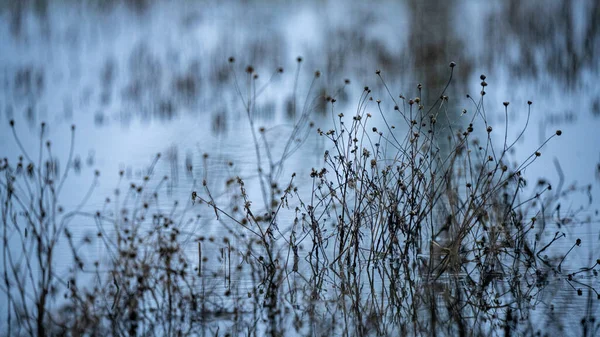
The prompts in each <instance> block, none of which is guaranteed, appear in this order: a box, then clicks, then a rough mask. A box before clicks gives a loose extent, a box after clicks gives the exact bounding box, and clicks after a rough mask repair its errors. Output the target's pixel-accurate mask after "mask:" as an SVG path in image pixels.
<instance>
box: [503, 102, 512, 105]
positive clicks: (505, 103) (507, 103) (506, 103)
mask: <svg viewBox="0 0 600 337" xmlns="http://www.w3.org/2000/svg"><path fill="white" fill-rule="evenodd" d="M502 104H504V106H508V105H509V104H510V102H503V103H502Z"/></svg>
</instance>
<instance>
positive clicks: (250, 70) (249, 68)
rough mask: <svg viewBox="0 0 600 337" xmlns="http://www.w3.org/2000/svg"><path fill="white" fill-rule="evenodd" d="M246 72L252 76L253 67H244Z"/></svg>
mask: <svg viewBox="0 0 600 337" xmlns="http://www.w3.org/2000/svg"><path fill="white" fill-rule="evenodd" d="M246 72H247V73H248V74H252V73H253V72H254V67H252V66H247V67H246Z"/></svg>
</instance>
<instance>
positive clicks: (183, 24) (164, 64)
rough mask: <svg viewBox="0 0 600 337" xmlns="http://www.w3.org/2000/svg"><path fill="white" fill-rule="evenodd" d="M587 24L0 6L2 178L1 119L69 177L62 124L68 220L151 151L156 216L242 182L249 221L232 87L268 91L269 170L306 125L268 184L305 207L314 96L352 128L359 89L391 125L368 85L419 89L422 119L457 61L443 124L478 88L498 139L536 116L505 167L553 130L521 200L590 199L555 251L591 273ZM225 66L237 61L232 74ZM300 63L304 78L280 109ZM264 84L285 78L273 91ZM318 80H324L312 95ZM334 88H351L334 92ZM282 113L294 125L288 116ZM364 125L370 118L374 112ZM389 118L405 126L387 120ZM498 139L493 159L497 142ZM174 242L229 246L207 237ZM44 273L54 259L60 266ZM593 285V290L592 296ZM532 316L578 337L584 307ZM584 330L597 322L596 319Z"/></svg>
mask: <svg viewBox="0 0 600 337" xmlns="http://www.w3.org/2000/svg"><path fill="white" fill-rule="evenodd" d="M599 20H600V5H598V3H597V2H596V1H594V0H589V1H584V0H581V1H566V0H565V1H555V2H551V3H550V2H547V1H543V0H539V1H529V2H526V3H523V2H521V1H516V0H515V1H509V0H507V1H490V2H479V1H459V0H454V1H433V0H432V1H424V2H421V1H417V0H407V1H400V2H393V1H377V2H373V3H369V2H367V3H361V2H350V3H346V2H344V1H314V2H306V3H287V2H284V1H273V2H269V1H260V2H258V3H254V4H253V3H250V2H245V1H234V2H226V3H221V2H217V1H206V2H205V1H203V2H200V1H198V2H195V1H187V2H177V3H173V2H168V1H124V2H119V1H107V2H99V3H96V2H76V1H61V2H50V1H38V2H35V3H29V2H20V1H5V2H3V3H2V4H0V45H1V46H2V47H1V49H0V50H1V51H0V88H1V90H0V157H7V158H9V160H11V161H16V159H17V157H18V156H19V155H20V154H21V151H20V150H19V148H18V146H17V144H16V143H15V141H14V138H13V135H12V132H11V129H10V127H9V120H11V119H13V120H15V124H16V127H15V129H16V130H17V133H18V134H19V135H20V139H21V141H22V143H23V147H24V148H26V149H29V150H30V151H31V154H32V155H33V156H34V157H35V156H37V151H38V142H39V140H38V136H37V135H38V134H39V124H40V123H41V122H42V121H44V122H46V123H47V124H48V134H47V138H48V139H51V140H52V142H53V145H52V146H53V150H54V151H55V154H56V156H58V159H59V163H62V165H65V163H66V160H67V156H68V148H69V141H70V133H69V130H70V126H71V124H75V125H76V138H75V147H74V154H75V157H76V158H78V160H80V162H81V171H80V172H79V171H78V172H73V173H71V175H70V180H69V182H68V183H67V184H66V185H65V190H64V192H63V195H62V198H61V203H62V205H64V207H65V208H66V209H69V208H75V207H77V205H78V204H79V202H80V200H82V199H83V198H84V196H85V194H86V192H87V191H88V187H89V186H90V185H91V184H92V183H93V181H94V180H93V175H94V170H96V169H97V170H99V171H100V177H99V180H98V183H97V185H96V187H95V189H94V191H93V194H92V196H91V198H90V199H89V200H88V201H87V203H86V205H85V206H84V209H85V210H86V211H89V212H95V210H97V209H102V207H104V204H105V198H107V197H110V198H114V190H115V189H116V188H118V186H119V185H118V184H119V183H118V182H119V171H120V170H122V171H123V172H124V179H123V181H122V182H120V184H121V185H120V186H121V188H123V189H126V187H127V186H128V184H129V181H140V180H141V179H142V178H143V176H145V175H146V174H147V172H146V171H147V169H148V167H149V165H150V164H151V163H152V160H153V159H154V157H155V155H156V154H157V153H159V152H160V153H161V160H160V161H159V162H158V164H157V166H156V169H155V171H154V175H155V177H159V178H160V177H162V176H165V175H166V176H169V180H168V182H167V183H166V184H165V185H164V186H163V190H164V192H165V193H166V195H168V197H166V198H162V199H161V202H163V203H164V207H165V208H168V207H170V205H171V204H172V203H173V201H174V200H180V206H179V207H180V208H181V209H185V208H187V209H188V212H189V213H193V212H195V208H194V207H197V205H191V200H190V195H191V192H192V191H196V190H198V191H201V190H202V189H203V187H202V181H203V180H204V179H206V180H207V183H208V187H209V188H210V190H211V192H212V193H213V194H214V195H215V197H216V198H217V199H218V200H219V201H220V202H223V203H226V202H227V201H228V198H229V196H230V193H231V191H229V192H228V190H227V188H226V186H225V181H226V180H227V179H228V178H229V177H232V176H237V175H239V176H242V177H246V179H247V184H248V190H249V193H250V195H251V197H252V198H253V199H254V200H257V202H256V203H257V204H258V205H262V203H261V202H260V200H261V194H260V193H259V192H258V191H259V188H258V186H259V185H258V183H257V181H256V180H255V176H256V155H255V144H254V141H253V138H252V135H251V132H250V124H249V121H248V116H247V115H246V112H245V111H244V107H243V104H244V102H243V100H242V99H241V98H240V95H239V94H238V92H237V90H236V84H235V83H236V80H237V81H238V84H239V87H240V91H241V95H242V96H243V97H246V98H247V91H246V89H247V87H248V82H252V81H256V83H257V84H258V85H257V87H258V89H260V88H262V86H263V85H267V84H268V85H267V86H266V89H265V90H264V92H262V94H261V96H260V97H259V99H258V100H257V102H256V103H255V104H256V115H255V116H253V120H254V123H255V125H254V127H255V128H256V129H258V128H260V127H266V132H265V137H266V139H267V142H268V143H269V147H270V148H272V151H273V155H274V156H275V157H277V156H280V155H281V154H282V152H283V150H284V149H283V146H284V144H285V143H286V141H287V139H288V138H289V136H290V135H291V134H292V132H293V130H294V123H295V122H296V121H298V119H299V118H300V113H301V111H302V109H304V108H305V107H306V108H309V107H310V108H312V109H311V111H312V112H311V114H310V120H311V121H313V122H314V127H313V128H312V129H308V128H307V129H306V130H303V133H302V135H304V132H306V136H303V137H306V140H305V143H304V144H303V145H302V146H301V147H300V148H299V149H298V151H296V152H295V153H294V154H293V156H291V157H290V158H288V159H287V161H286V163H285V170H284V171H283V172H281V175H280V181H281V184H282V185H284V184H285V183H286V182H287V181H288V180H289V177H290V175H291V174H292V173H293V172H295V173H296V174H297V177H298V178H297V184H298V185H299V186H300V187H301V188H300V192H304V193H307V192H310V185H309V184H308V183H309V182H310V179H309V174H310V170H311V168H313V167H315V168H317V167H321V166H322V165H323V152H324V151H325V150H326V149H328V148H329V147H330V146H331V144H329V143H327V142H326V141H324V139H323V138H322V137H318V136H317V133H316V128H319V127H320V128H322V129H323V130H327V129H329V128H331V127H332V122H331V120H332V119H331V111H328V110H327V109H328V107H324V106H325V105H323V106H322V105H320V104H317V105H313V104H312V103H313V99H315V97H318V96H319V95H323V94H327V95H333V94H335V93H336V92H337V90H338V89H340V88H343V89H342V90H341V92H340V94H339V95H338V96H337V97H338V100H339V104H338V105H336V111H335V114H337V113H339V112H343V113H345V114H346V115H352V114H353V113H354V112H355V110H356V107H357V104H358V101H359V96H360V93H361V92H362V90H363V87H364V86H369V87H371V88H372V89H373V93H372V96H373V98H374V99H378V98H380V99H382V100H383V101H384V103H383V104H387V106H388V108H389V107H391V106H393V104H392V103H391V102H390V101H389V99H388V98H389V97H388V95H387V93H386V91H385V88H384V87H383V86H382V84H381V82H380V80H379V79H378V77H377V76H376V75H375V70H376V69H381V71H382V75H383V77H384V78H385V79H386V83H387V85H388V86H389V87H390V88H391V91H392V92H393V94H394V95H396V96H397V95H398V94H404V95H405V96H407V97H414V96H416V93H417V90H416V86H417V84H418V83H422V84H423V86H424V95H423V100H424V102H426V103H433V102H434V101H435V99H436V98H437V96H438V95H439V93H440V92H441V90H442V89H443V88H444V86H445V84H446V81H447V80H448V76H449V68H448V64H449V63H450V62H451V61H453V62H456V63H457V67H456V69H455V72H454V76H453V82H452V84H451V86H450V89H449V91H448V92H447V95H448V96H449V97H450V99H449V104H450V105H449V110H448V111H450V112H451V113H453V114H455V115H456V116H459V115H460V114H461V111H462V109H463V108H465V109H467V111H474V110H475V109H474V107H473V105H472V103H471V101H470V100H468V99H467V98H466V97H465V95H466V94H471V95H472V96H474V97H477V96H478V95H479V92H480V90H481V87H480V85H479V82H480V79H479V76H480V74H486V76H487V79H486V81H487V82H488V84H489V85H488V87H487V88H486V92H487V93H486V96H485V100H484V101H485V105H486V113H487V117H488V118H489V121H490V123H491V124H492V125H494V127H495V130H502V131H503V130H504V123H505V115H504V106H503V105H502V102H504V101H510V105H509V107H508V119H509V123H508V131H507V135H508V137H509V139H514V138H515V137H517V136H518V134H519V133H520V131H521V129H522V127H523V125H524V124H525V122H526V116H527V109H528V104H527V101H528V100H531V101H533V104H532V105H531V119H530V120H529V124H528V125H529V127H528V130H527V132H526V134H525V135H524V137H523V139H522V140H521V141H520V142H519V143H518V146H517V148H516V149H517V150H516V151H515V153H514V158H516V159H519V158H526V157H528V156H529V155H530V154H531V153H533V152H535V151H536V150H537V148H538V146H539V145H540V144H541V143H543V142H544V140H545V139H546V138H547V137H549V136H551V135H552V134H554V133H555V131H556V130H557V129H560V130H562V132H563V134H562V136H561V137H555V138H554V139H553V140H552V141H551V142H550V143H548V144H547V145H546V146H545V147H544V148H542V149H541V153H542V155H541V157H539V158H538V159H537V160H536V161H535V163H534V164H533V165H531V166H530V167H529V168H527V170H526V171H525V172H524V173H525V175H526V177H527V178H528V179H529V181H530V187H531V185H535V182H536V181H537V179H538V178H542V177H543V178H545V179H546V180H548V181H550V182H552V184H553V186H554V187H559V186H560V187H562V191H566V190H567V189H568V188H569V187H570V186H571V185H577V186H585V185H588V184H589V185H591V186H592V189H591V195H592V196H593V203H592V205H591V206H590V207H587V208H585V210H583V211H582V212H579V213H578V216H577V218H575V219H573V221H572V223H570V224H568V225H567V226H562V227H561V228H560V230H561V231H563V232H565V234H566V239H565V240H563V241H559V242H558V243H557V245H556V246H557V249H564V250H568V249H569V248H570V247H571V245H572V242H573V241H574V240H575V239H576V238H578V237H581V238H582V239H583V243H582V245H581V247H579V248H578V249H577V250H575V251H574V252H572V253H571V254H570V255H569V257H568V259H567V261H566V263H565V264H566V265H568V264H569V261H581V260H585V261H588V260H589V261H595V259H597V258H600V249H599V248H598V247H600V245H599V242H600V241H599V240H600V235H599V234H600V229H599V227H598V226H599V225H600V223H599V222H598V217H597V214H595V212H597V209H598V207H597V205H598V203H597V202H598V201H597V200H598V198H599V197H600V193H599V192H598V189H599V188H600V185H599V182H600V150H599V148H600V147H599V145H600V132H598V129H599V127H600V86H599V85H598V83H597V81H598V77H599V73H600V68H599V66H600V61H598V55H600V54H599V52H600V31H599V30H598V27H600V22H598V21H599ZM230 56H233V57H235V59H236V60H235V63H234V64H233V65H231V64H230V63H229V62H228V58H229V57H230ZM297 56H302V57H303V61H302V63H301V67H300V69H299V71H298V72H297V74H298V76H299V77H298V81H297V89H296V94H294V90H295V89H294V87H295V86H296V84H295V83H296V80H295V79H296V71H297V67H298V65H297V61H296V57H297ZM247 65H252V66H253V67H254V68H255V69H256V71H257V73H258V74H259V78H258V79H256V80H248V76H247V75H246V73H245V68H246V66H247ZM278 67H283V68H284V72H283V73H282V74H277V72H276V69H277V68H278ZM234 70H235V72H236V74H237V75H235V76H234V75H233V71H234ZM316 70H319V71H320V72H321V74H322V76H321V77H320V78H318V79H317V80H315V84H314V86H313V87H312V88H311V82H312V81H313V77H314V75H313V74H314V72H315V71H316ZM273 74H274V76H273V77H272V78H273V79H272V80H269V79H270V78H271V76H272V75H273ZM236 76H237V77H236ZM346 78H348V79H350V81H351V83H350V84H349V85H348V86H345V87H344V79H346ZM294 98H295V102H296V104H297V107H298V109H297V110H298V112H297V113H296V115H295V116H294V115H292V114H290V112H289V110H290V109H289V106H290V102H292V101H294ZM371 112H372V113H373V114H374V115H375V114H376V109H374V108H373V110H372V111H371ZM389 118H390V122H391V123H398V124H401V123H402V122H403V121H402V119H401V118H400V116H390V117H389ZM460 118H461V117H456V123H460V122H461V120H460ZM378 122H379V123H380V122H381V121H378ZM398 132H401V131H398ZM495 136H496V137H497V141H498V142H500V143H501V142H502V141H503V138H504V133H503V132H497V134H496V133H495ZM260 146H261V149H263V151H264V149H265V147H264V144H261V145H260ZM60 149H63V150H60ZM204 154H208V157H207V158H204ZM230 163H231V164H232V165H230ZM556 163H558V164H559V165H558V166H557V164H556ZM558 167H560V169H559V168H558ZM123 186H125V187H123ZM554 190H555V191H556V190H557V189H556V188H555V189H554ZM587 204H588V195H587V194H586V193H574V194H572V195H570V196H569V197H568V198H566V199H565V201H563V206H562V207H563V210H566V209H571V210H576V209H578V208H579V207H581V206H586V205H587ZM258 205H257V207H260V206H258ZM188 229H189V231H190V232H194V233H197V232H202V233H203V234H204V235H207V236H210V235H212V236H215V237H221V236H226V235H227V231H226V230H225V229H223V228H222V227H219V225H218V223H217V222H211V221H206V222H202V224H195V225H191V226H190V227H189V228H188ZM96 230H97V229H96V227H95V225H94V224H93V223H86V222H85V221H84V222H82V223H81V224H80V225H77V226H76V227H75V228H74V231H75V234H76V235H80V236H83V235H87V234H89V233H92V234H93V233H95V232H96ZM550 233H551V234H549V235H553V233H554V229H553V230H551V231H550ZM194 249H195V247H191V248H190V251H192V252H193V250H194ZM61 254H64V256H62V255H61ZM98 254H100V255H101V254H102V250H101V249H100V248H99V249H98ZM58 258H59V259H62V258H65V259H68V258H69V252H68V251H65V252H64V253H59V257H58ZM590 282H592V283H595V285H596V286H597V285H598V282H597V279H593V280H590ZM541 301H542V302H543V303H545V304H550V302H551V303H552V304H553V305H554V306H555V308H560V310H562V311H563V312H564V314H567V315H570V314H573V315H574V316H573V317H574V318H573V319H572V320H571V319H567V320H566V321H565V324H566V325H565V326H566V327H565V329H566V330H565V331H567V332H569V331H571V332H573V334H574V335H579V334H580V333H579V332H580V331H581V327H580V325H579V322H580V320H581V315H580V313H582V312H583V310H584V308H585V307H586V305H587V304H586V297H575V296H573V290H572V289H571V288H569V286H568V285H567V284H566V282H559V283H558V284H557V285H556V286H555V287H549V289H548V292H546V293H544V294H543V298H542V299H541ZM592 313H593V314H594V315H597V314H598V305H597V304H596V302H594V304H593V306H592ZM541 319H548V318H547V317H544V318H541ZM571 321H572V322H573V324H572V325H569V324H570V323H569V322H571ZM567 332H565V333H567Z"/></svg>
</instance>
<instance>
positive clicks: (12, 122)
mask: <svg viewBox="0 0 600 337" xmlns="http://www.w3.org/2000/svg"><path fill="white" fill-rule="evenodd" d="M8 124H10V126H11V127H13V126H15V120H14V119H11V120H10V122H8Z"/></svg>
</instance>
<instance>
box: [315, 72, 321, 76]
mask: <svg viewBox="0 0 600 337" xmlns="http://www.w3.org/2000/svg"><path fill="white" fill-rule="evenodd" d="M315 77H316V78H319V77H321V72H320V71H318V70H317V71H315Z"/></svg>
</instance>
